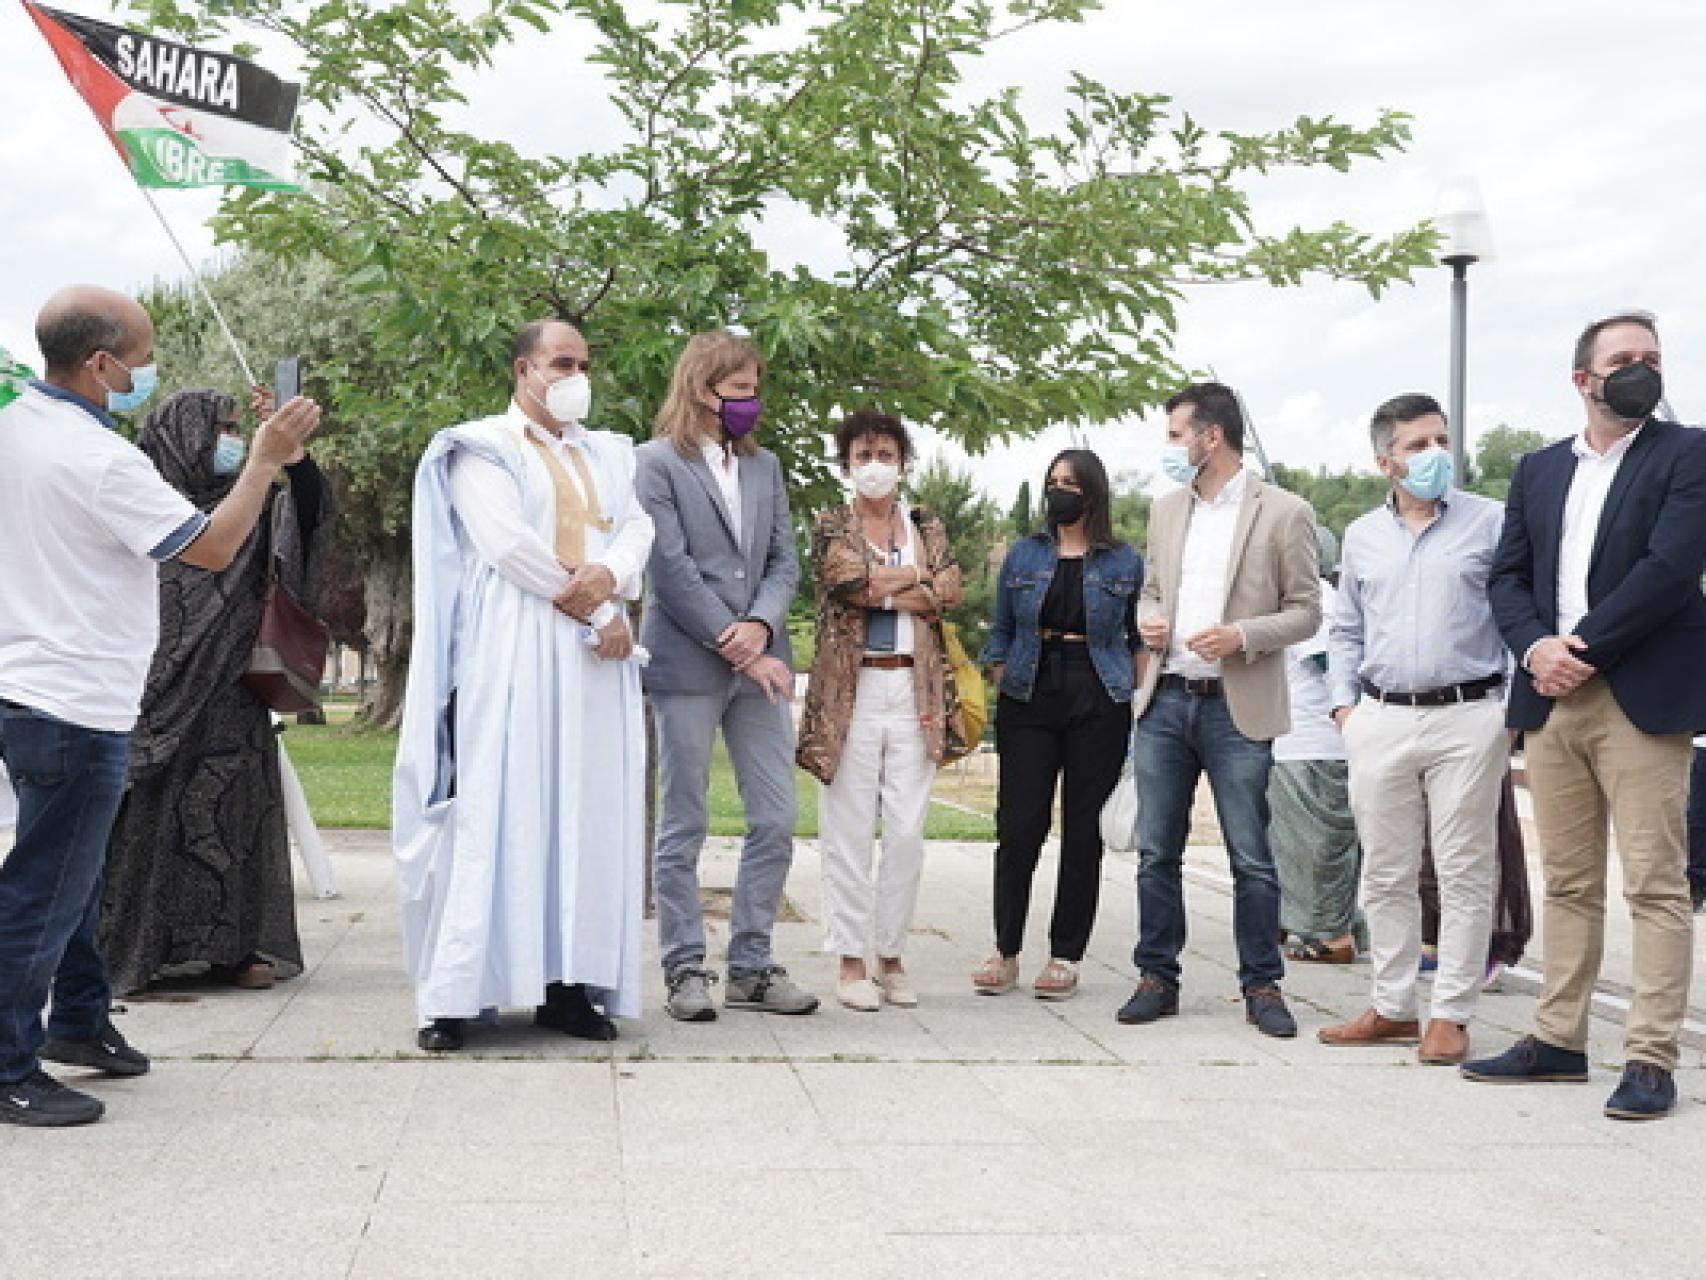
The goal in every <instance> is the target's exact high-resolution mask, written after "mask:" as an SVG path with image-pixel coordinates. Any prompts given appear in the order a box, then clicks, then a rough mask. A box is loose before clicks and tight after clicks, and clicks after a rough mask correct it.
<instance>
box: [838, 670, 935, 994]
mask: <svg viewBox="0 0 1706 1280" xmlns="http://www.w3.org/2000/svg"><path fill="white" fill-rule="evenodd" d="M935 773H936V767H935V765H934V764H932V763H931V761H930V757H929V756H928V755H927V754H926V753H925V750H924V729H923V727H922V726H921V725H920V724H919V722H918V701H917V697H916V695H915V693H914V691H913V672H912V670H911V668H909V667H899V668H896V669H894V670H892V671H891V670H886V669H883V668H879V667H864V668H861V669H860V671H859V692H858V695H857V696H856V698H855V700H854V703H853V722H852V724H851V725H850V726H849V727H848V730H847V742H846V745H845V746H844V747H843V748H842V751H841V762H840V764H839V765H838V766H837V767H836V770H835V780H834V781H833V782H831V783H829V784H828V785H827V786H823V787H821V788H820V790H819V793H818V809H817V814H818V846H819V848H820V850H821V851H822V858H823V925H824V950H825V951H827V952H829V953H830V954H831V955H838V956H861V957H865V956H869V955H871V954H872V952H873V951H874V952H875V954H876V955H877V956H879V957H881V958H883V959H890V960H892V959H898V958H899V957H900V955H901V952H902V950H903V949H904V948H905V945H906V932H907V930H908V929H909V928H910V927H911V925H912V912H913V908H914V906H916V904H917V902H918V879H919V876H920V875H921V874H922V872H923V870H924V819H925V817H926V815H927V814H928V813H929V811H930V784H931V782H932V780H933V779H934V777H935ZM879 821H880V822H881V823H882V832H883V836H882V851H881V854H880V856H879V855H878V854H877V840H876V831H877V824H878V822H879Z"/></svg>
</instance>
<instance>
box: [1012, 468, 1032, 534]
mask: <svg viewBox="0 0 1706 1280" xmlns="http://www.w3.org/2000/svg"><path fill="white" fill-rule="evenodd" d="M1036 528H1037V513H1036V512H1035V511H1033V510H1032V509H1031V482H1030V481H1029V480H1021V481H1020V482H1019V492H1018V495H1017V496H1016V497H1015V498H1014V499H1013V508H1012V510H1010V511H1009V512H1008V513H1007V536H1008V537H1009V538H1023V537H1025V536H1026V535H1027V534H1030V533H1035V532H1036Z"/></svg>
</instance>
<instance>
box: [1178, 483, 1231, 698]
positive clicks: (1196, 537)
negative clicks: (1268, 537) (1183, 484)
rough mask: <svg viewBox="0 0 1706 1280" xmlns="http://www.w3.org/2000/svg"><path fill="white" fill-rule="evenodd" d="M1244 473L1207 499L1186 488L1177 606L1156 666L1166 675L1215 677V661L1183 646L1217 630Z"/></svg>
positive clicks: (1224, 600)
mask: <svg viewBox="0 0 1706 1280" xmlns="http://www.w3.org/2000/svg"><path fill="white" fill-rule="evenodd" d="M1249 474H1250V473H1249V472H1248V471H1246V470H1245V469H1244V468H1243V467H1242V466H1240V467H1239V468H1238V470H1237V471H1236V472H1234V473H1233V475H1232V478H1231V479H1230V480H1228V481H1227V482H1226V483H1225V484H1224V485H1223V486H1221V490H1220V492H1219V493H1217V494H1215V495H1214V497H1213V498H1212V499H1205V498H1204V497H1203V496H1202V495H1201V494H1200V493H1198V492H1197V491H1196V489H1195V488H1194V487H1193V488H1192V490H1191V519H1190V523H1189V524H1187V525H1186V526H1185V545H1184V549H1183V550H1182V551H1181V552H1180V555H1179V601H1178V607H1177V608H1176V609H1175V610H1174V611H1173V634H1172V636H1171V637H1170V638H1169V639H1168V642H1167V661H1166V664H1165V665H1164V666H1163V667H1162V668H1161V669H1162V670H1163V671H1164V672H1167V673H1169V674H1171V675H1181V676H1185V677H1187V678H1189V679H1192V680H1201V679H1218V678H1219V676H1220V663H1218V662H1208V661H1206V660H1204V659H1203V658H1200V657H1198V656H1197V655H1196V654H1194V653H1192V652H1191V650H1190V649H1188V648H1186V647H1185V642H1186V641H1187V640H1189V639H1190V638H1191V637H1192V636H1194V635H1196V634H1197V633H1198V632H1200V631H1206V630H1208V628H1210V627H1218V626H1219V625H1220V623H1221V615H1222V614H1223V613H1224V612H1225V610H1226V587H1227V582H1226V570H1227V565H1228V564H1229V563H1230V562H1231V559H1232V535H1233V534H1234V533H1236V532H1237V530H1238V509H1239V508H1240V507H1241V506H1242V505H1243V504H1244V491H1245V489H1246V488H1248V485H1247V483H1246V482H1247V481H1248V479H1249Z"/></svg>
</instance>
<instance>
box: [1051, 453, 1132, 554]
mask: <svg viewBox="0 0 1706 1280" xmlns="http://www.w3.org/2000/svg"><path fill="white" fill-rule="evenodd" d="M1063 462H1064V463H1066V464H1067V465H1068V466H1070V467H1071V468H1072V478H1073V479H1074V480H1076V481H1077V482H1078V492H1080V493H1082V494H1083V495H1084V536H1085V538H1086V539H1087V540H1088V541H1089V543H1090V545H1091V546H1092V547H1115V546H1118V545H1119V539H1117V538H1115V537H1114V517H1113V512H1112V507H1113V505H1114V504H1113V487H1112V486H1111V485H1109V483H1108V469H1107V468H1106V467H1104V466H1103V465H1102V460H1101V459H1100V458H1098V457H1097V456H1096V455H1095V454H1094V453H1092V452H1091V451H1090V450H1088V449H1062V450H1061V451H1060V452H1059V453H1057V454H1055V455H1054V461H1053V462H1051V463H1049V464H1048V469H1047V470H1046V471H1044V472H1043V493H1044V494H1045V495H1046V494H1047V493H1048V481H1049V477H1050V476H1052V475H1053V474H1054V469H1055V468H1056V467H1058V466H1059V465H1060V464H1061V463H1063ZM1052 530H1053V526H1052V525H1051V526H1050V531H1051V532H1052Z"/></svg>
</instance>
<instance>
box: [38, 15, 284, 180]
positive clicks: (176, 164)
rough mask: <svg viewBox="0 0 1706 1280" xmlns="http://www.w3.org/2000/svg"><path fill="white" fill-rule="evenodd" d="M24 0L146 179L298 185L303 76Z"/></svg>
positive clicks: (136, 174)
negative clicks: (295, 168) (297, 78)
mask: <svg viewBox="0 0 1706 1280" xmlns="http://www.w3.org/2000/svg"><path fill="white" fill-rule="evenodd" d="M23 4H24V7H25V8H26V9H28V10H29V12H30V16H31V17H32V18H33V19H35V23H36V25H37V26H38V27H39V28H41V32H42V34H43V35H44V36H45V37H46V38H47V42H48V44H49V45H50V46H51V47H52V49H53V52H54V56H55V57H57V58H58V59H59V65H60V66H61V67H63V68H64V69H65V74H66V75H67V76H68V77H69V78H70V80H71V83H72V86H73V87H74V88H75V89H76V90H77V92H78V93H79V94H81V95H82V97H83V101H84V102H86V103H88V104H89V109H90V110H91V111H93V112H94V113H95V118H96V119H97V120H99V121H100V123H101V127H102V128H103V129H105V130H106V132H107V136H108V137H109V138H111V139H112V142H113V145H114V146H116V147H117V148H118V150H119V154H120V155H122V156H123V157H124V161H125V164H126V165H128V166H129V168H130V171H131V174H132V175H133V176H134V177H135V179H136V181H137V184H138V185H139V186H144V187H224V186H243V187H265V188H269V189H272V190H280V191H294V190H297V189H298V187H297V186H296V183H295V182H294V181H293V180H292V179H291V176H290V175H291V167H292V150H291V142H290V128H291V124H292V122H293V121H294V120H295V118H296V106H297V102H298V100H299V99H300V97H301V91H300V89H299V87H298V86H297V85H294V84H291V83H289V82H288V81H285V80H280V79H279V78H278V77H277V76H275V75H273V74H272V73H271V72H270V71H266V70H264V69H262V68H261V67H258V66H256V65H255V64H254V63H252V62H250V61H248V60H247V59H246V58H239V57H236V56H234V55H232V54H229V53H220V52H218V51H217V50H212V49H197V48H194V47H192V46H190V45H185V44H178V43H177V42H175V41H172V40H164V39H161V38H160V37H158V36H152V35H148V34H146V33H144V32H141V31H132V30H130V29H128V28H126V27H115V26H112V25H111V24H109V23H105V22H97V21H95V20H94V19H93V18H84V17H80V16H78V15H77V14H73V13H65V12H63V11H61V10H58V9H50V8H48V7H47V6H45V5H38V4H35V3H32V0H23Z"/></svg>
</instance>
